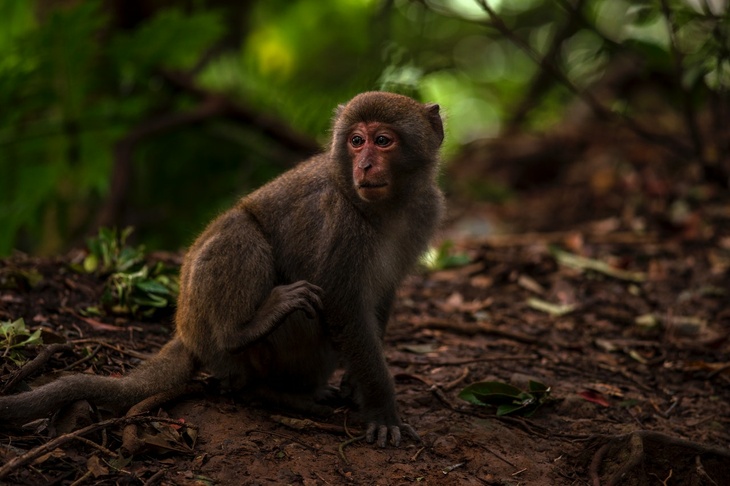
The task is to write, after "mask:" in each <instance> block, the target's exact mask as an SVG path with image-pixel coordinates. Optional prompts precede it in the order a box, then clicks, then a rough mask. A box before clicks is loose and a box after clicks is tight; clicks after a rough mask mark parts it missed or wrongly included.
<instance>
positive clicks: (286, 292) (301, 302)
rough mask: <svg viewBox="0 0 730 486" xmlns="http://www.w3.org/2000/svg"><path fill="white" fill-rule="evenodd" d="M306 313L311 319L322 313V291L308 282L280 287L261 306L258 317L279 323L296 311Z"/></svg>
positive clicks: (272, 291) (274, 289) (303, 281)
mask: <svg viewBox="0 0 730 486" xmlns="http://www.w3.org/2000/svg"><path fill="white" fill-rule="evenodd" d="M298 310H301V311H304V313H305V314H306V315H307V317H309V318H310V319H315V318H316V317H317V315H318V314H319V313H320V312H322V289H321V288H319V287H317V286H316V285H314V284H311V283H309V282H307V281H306V280H300V281H298V282H294V283H293V284H289V285H279V286H277V287H274V288H273V289H272V290H271V293H270V294H269V296H268V297H267V298H266V300H265V301H264V303H263V304H262V305H261V307H260V309H259V312H258V313H257V317H266V318H268V319H270V320H272V321H275V322H277V323H279V322H281V321H282V320H284V318H286V317H287V316H288V315H289V314H291V313H292V312H294V311H298Z"/></svg>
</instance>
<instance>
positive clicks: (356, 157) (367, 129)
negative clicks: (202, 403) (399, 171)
mask: <svg viewBox="0 0 730 486" xmlns="http://www.w3.org/2000/svg"><path fill="white" fill-rule="evenodd" d="M347 150H348V152H349V154H350V160H351V161H352V182H353V185H354V186H355V191H356V192H357V195H358V196H359V197H360V199H362V200H363V201H367V202H376V201H382V200H385V199H388V198H389V197H390V195H391V193H392V191H393V187H392V185H393V178H392V177H391V171H392V167H391V166H392V161H393V159H394V157H395V156H396V154H397V153H398V151H399V150H400V147H399V140H398V137H397V135H396V133H395V132H394V131H393V130H392V129H391V128H390V127H389V126H388V125H387V124H385V123H380V122H367V123H366V122H360V123H357V124H355V125H354V126H353V127H352V130H350V132H349V134H348V136H347Z"/></svg>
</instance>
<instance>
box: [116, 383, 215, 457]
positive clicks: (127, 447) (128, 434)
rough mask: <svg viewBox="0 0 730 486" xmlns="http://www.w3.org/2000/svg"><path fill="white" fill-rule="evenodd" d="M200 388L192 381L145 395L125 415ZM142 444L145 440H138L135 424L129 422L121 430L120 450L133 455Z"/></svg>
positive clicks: (150, 408)
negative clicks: (154, 393) (191, 382)
mask: <svg viewBox="0 0 730 486" xmlns="http://www.w3.org/2000/svg"><path fill="white" fill-rule="evenodd" d="M202 390H203V387H202V386H201V385H200V384H197V383H194V384H188V385H184V386H181V387H177V388H173V389H172V390H167V391H164V392H162V393H157V394H156V395H152V396H151V397H147V398H145V399H144V400H142V401H141V402H139V403H137V404H136V405H134V406H133V407H132V408H130V409H129V411H128V412H127V415H126V416H127V417H132V416H135V415H141V414H144V413H149V412H150V411H152V410H154V409H157V408H159V407H161V406H162V405H164V404H165V403H167V402H169V401H171V400H174V399H176V398H178V397H181V396H183V395H189V394H192V393H200V392H202ZM144 444H145V442H144V441H143V440H140V439H139V437H138V436H137V425H136V424H129V425H126V426H125V427H124V430H123V431H122V451H123V452H124V455H125V456H127V457H129V456H133V455H134V454H136V453H137V452H138V451H139V450H140V449H141V448H142V446H144Z"/></svg>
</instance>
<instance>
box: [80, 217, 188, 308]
mask: <svg viewBox="0 0 730 486" xmlns="http://www.w3.org/2000/svg"><path fill="white" fill-rule="evenodd" d="M132 231H133V230H132V228H125V229H124V230H122V231H118V230H116V229H108V228H101V229H100V230H99V235H98V236H97V237H95V238H90V239H89V241H88V249H89V254H88V255H87V256H86V258H85V259H84V261H83V263H82V264H81V265H80V266H76V267H75V268H76V270H77V271H84V272H87V273H96V274H98V275H101V276H106V280H105V283H104V293H103V294H102V297H101V303H102V305H103V307H104V308H105V309H106V310H108V311H110V312H112V313H114V314H131V315H133V316H135V317H150V316H152V315H153V314H154V313H155V312H156V311H158V310H160V309H164V308H167V307H171V306H173V305H174V303H175V300H176V298H177V294H178V292H179V278H178V275H177V272H178V269H177V268H171V267H168V266H167V265H165V264H163V263H161V262H157V263H156V264H154V265H152V266H149V265H148V264H146V263H145V261H144V260H145V254H144V246H138V247H136V248H133V247H130V246H128V245H127V244H126V241H127V238H128V237H129V235H130V234H131V233H132ZM96 312H98V309H87V313H96Z"/></svg>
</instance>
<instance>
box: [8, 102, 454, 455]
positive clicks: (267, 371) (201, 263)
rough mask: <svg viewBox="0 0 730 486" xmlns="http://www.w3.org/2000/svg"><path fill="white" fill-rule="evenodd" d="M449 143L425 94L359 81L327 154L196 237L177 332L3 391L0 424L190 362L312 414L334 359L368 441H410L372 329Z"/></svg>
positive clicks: (182, 371)
mask: <svg viewBox="0 0 730 486" xmlns="http://www.w3.org/2000/svg"><path fill="white" fill-rule="evenodd" d="M443 138H444V130H443V124H442V120H441V116H440V114H439V106H438V105H435V104H421V103H418V102H416V101H415V100H413V99H411V98H408V97H406V96H401V95H397V94H392V93H384V92H367V93H362V94H360V95H358V96H356V97H355V98H353V99H352V100H351V101H350V102H348V103H347V104H345V105H341V106H339V107H338V108H337V110H336V114H335V117H334V122H333V126H332V140H331V145H330V147H329V150H327V151H326V152H324V153H322V154H320V155H317V156H314V157H312V158H311V159H309V160H307V161H305V162H304V163H302V164H300V165H299V166H297V167H296V168H294V169H292V170H290V171H288V172H286V173H284V174H283V175H281V176H279V177H278V178H276V179H275V180H273V181H272V182H270V183H268V184H266V185H264V186H263V187H261V188H260V189H258V190H256V191H255V192H253V193H251V194H250V195H248V196H245V197H243V198H242V199H241V200H240V201H239V202H238V203H237V204H236V205H235V206H234V207H233V208H232V209H230V210H228V211H227V212H225V213H223V214H222V215H220V216H219V217H217V218H216V219H215V220H213V221H212V222H211V223H210V224H209V225H208V227H207V228H206V229H205V231H203V233H202V234H201V235H200V236H199V237H198V238H197V240H196V241H195V242H194V243H193V244H192V246H191V247H190V249H189V251H188V253H187V255H186V257H185V259H184V261H183V264H182V268H181V278H180V296H179V299H178V307H177V311H176V315H175V324H176V334H175V337H174V338H173V339H172V341H170V342H169V343H168V344H166V345H165V346H164V347H163V348H162V349H161V350H160V352H159V354H157V355H156V356H154V357H153V358H151V359H150V360H148V361H147V362H145V363H143V364H142V365H141V366H139V367H138V368H137V369H136V370H134V371H132V372H131V373H129V374H128V375H126V376H124V377H121V378H111V377H103V376H96V375H87V374H74V375H68V376H64V377H62V378H59V379H57V380H55V381H53V382H51V383H49V384H47V385H44V386H41V387H38V388H36V389H34V390H32V391H29V392H25V393H19V394H16V395H11V396H4V397H0V420H5V421H10V420H12V421H18V420H22V419H30V418H36V417H41V416H46V415H49V414H50V413H51V412H52V411H54V410H57V409H59V407H61V406H64V405H66V404H69V403H71V402H73V401H76V400H81V399H85V400H89V401H91V402H93V403H96V404H100V405H104V404H113V405H121V406H123V407H127V408H128V407H130V406H132V405H134V404H135V403H137V402H139V401H141V400H143V399H145V398H147V397H149V396H151V395H154V394H156V393H160V392H163V391H166V390H169V389H172V388H175V387H179V386H180V385H182V384H185V383H186V382H188V381H189V380H190V379H191V377H192V375H193V373H194V372H195V371H196V370H198V369H200V368H203V369H205V370H206V371H208V372H210V373H212V374H213V375H214V376H215V377H217V378H218V379H220V380H222V381H223V382H224V383H226V384H227V385H228V386H230V387H232V388H235V389H246V390H253V391H254V392H259V393H260V394H261V396H263V397H267V398H270V399H273V400H275V401H277V402H278V403H281V404H284V405H288V406H292V407H295V408H297V409H299V410H309V411H312V412H319V411H322V410H326V409H327V408H325V407H324V406H323V405H322V404H321V403H323V402H322V400H323V398H324V397H327V396H328V394H331V393H332V387H331V386H329V385H328V380H329V379H330V377H331V376H332V374H333V372H334V371H335V370H336V369H337V368H338V367H342V368H344V370H345V376H344V378H343V385H342V388H343V389H347V391H348V393H349V394H350V395H351V398H352V400H353V401H354V402H355V403H356V404H357V406H358V409H359V411H360V413H361V414H362V417H363V419H364V422H365V423H366V425H367V430H366V439H367V440H368V442H371V443H372V442H377V444H378V445H379V446H381V447H384V446H385V445H386V443H387V442H388V441H390V442H392V443H393V444H394V445H396V446H398V445H399V443H400V441H401V431H403V432H405V433H407V434H408V435H411V436H413V438H415V439H418V436H417V435H416V433H415V431H414V430H413V429H412V428H411V427H410V426H409V425H407V424H404V423H403V422H402V421H401V419H400V416H399V414H398V411H397V407H396V401H395V387H394V383H393V378H392V376H391V375H390V373H389V371H388V368H387V365H386V361H385V356H384V354H383V344H382V339H383V334H384V332H385V327H386V324H387V322H388V319H389V316H390V313H391V307H392V304H393V300H394V298H395V293H396V288H397V287H398V285H399V284H400V282H401V280H402V279H403V278H404V277H405V275H406V274H407V272H408V271H409V269H411V268H412V267H413V265H414V264H415V263H416V261H417V259H418V257H419V256H420V255H421V254H422V253H423V252H424V251H425V250H426V249H427V245H428V242H429V240H430V238H431V237H432V235H433V233H434V231H435V229H436V227H437V225H438V223H439V221H440V218H441V213H442V208H443V196H442V194H441V191H440V190H439V188H438V186H437V184H436V177H437V172H438V151H439V147H440V146H441V143H442V141H443ZM330 410H331V409H330Z"/></svg>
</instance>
